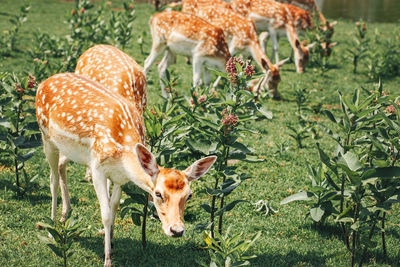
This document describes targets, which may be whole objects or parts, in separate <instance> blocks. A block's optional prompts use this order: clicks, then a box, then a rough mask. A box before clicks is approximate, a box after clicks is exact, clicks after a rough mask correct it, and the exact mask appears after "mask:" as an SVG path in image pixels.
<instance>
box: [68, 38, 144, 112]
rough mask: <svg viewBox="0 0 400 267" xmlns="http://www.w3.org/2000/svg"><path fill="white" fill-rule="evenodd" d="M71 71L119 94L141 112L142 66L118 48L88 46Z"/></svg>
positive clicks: (142, 93) (142, 100) (142, 91)
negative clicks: (73, 70)
mask: <svg viewBox="0 0 400 267" xmlns="http://www.w3.org/2000/svg"><path fill="white" fill-rule="evenodd" d="M75 73H77V74H80V75H82V76H85V77H87V78H89V79H91V80H94V81H96V82H98V83H100V84H102V85H103V86H104V87H105V88H107V89H109V90H112V91H113V92H115V93H117V94H120V95H121V96H123V97H125V98H126V99H128V100H129V101H131V102H132V103H134V104H135V105H136V106H137V108H138V109H139V110H140V112H143V108H144V107H145V106H146V102H147V96H146V94H147V93H146V87H147V82H146V78H145V76H144V74H143V72H142V67H141V66H140V65H139V64H138V63H136V61H135V60H133V59H132V58H131V57H130V56H129V55H127V54H125V53H124V52H122V51H121V50H119V49H118V48H116V47H113V46H110V45H96V46H93V47H91V48H89V49H88V50H86V51H85V52H84V53H83V54H82V55H81V56H80V57H79V59H78V63H77V66H76V69H75Z"/></svg>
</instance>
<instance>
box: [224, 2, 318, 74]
mask: <svg viewBox="0 0 400 267" xmlns="http://www.w3.org/2000/svg"><path fill="white" fill-rule="evenodd" d="M231 6H232V8H233V10H235V11H236V12H238V13H240V14H242V15H243V16H246V17H248V18H250V19H251V20H252V21H253V22H254V24H255V26H256V29H257V31H260V32H263V31H268V33H269V35H270V36H271V39H272V42H273V54H272V56H271V57H273V55H274V54H275V62H279V55H278V33H279V32H283V33H285V34H286V36H287V38H288V40H289V43H290V45H291V46H292V48H293V50H294V58H295V64H296V70H297V72H298V73H303V72H304V71H305V67H306V65H307V63H308V60H309V49H310V48H311V47H312V46H313V45H314V44H311V45H309V46H304V45H303V44H302V43H301V42H300V40H299V38H298V34H297V32H296V27H295V20H294V18H293V15H292V13H291V12H290V10H289V9H288V7H287V5H285V4H281V3H277V2H273V1H268V0H233V1H232V2H231Z"/></svg>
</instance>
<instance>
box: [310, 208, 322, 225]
mask: <svg viewBox="0 0 400 267" xmlns="http://www.w3.org/2000/svg"><path fill="white" fill-rule="evenodd" d="M324 213H325V208H324V207H322V206H317V207H314V208H311V210H310V215H311V218H312V219H313V220H314V221H315V222H319V221H321V219H322V216H324Z"/></svg>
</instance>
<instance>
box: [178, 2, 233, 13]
mask: <svg viewBox="0 0 400 267" xmlns="http://www.w3.org/2000/svg"><path fill="white" fill-rule="evenodd" d="M209 6H211V7H214V8H215V9H217V8H228V9H232V8H231V4H230V3H228V2H225V1H223V0H183V1H182V12H185V13H189V14H196V12H197V10H198V9H201V8H204V7H209Z"/></svg>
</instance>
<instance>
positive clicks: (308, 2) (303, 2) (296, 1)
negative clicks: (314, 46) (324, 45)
mask: <svg viewBox="0 0 400 267" xmlns="http://www.w3.org/2000/svg"><path fill="white" fill-rule="evenodd" d="M275 1H277V2H281V3H286V4H291V5H295V6H299V7H301V8H303V9H305V10H307V11H309V12H317V14H318V17H319V21H320V22H321V25H322V29H323V30H324V31H327V30H329V31H330V32H331V35H330V36H328V37H329V38H330V37H332V35H333V27H334V26H335V25H336V23H337V22H336V21H334V22H332V23H329V22H328V21H327V20H326V18H325V16H324V15H323V14H322V12H321V10H320V9H319V7H318V5H317V3H315V0H275Z"/></svg>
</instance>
